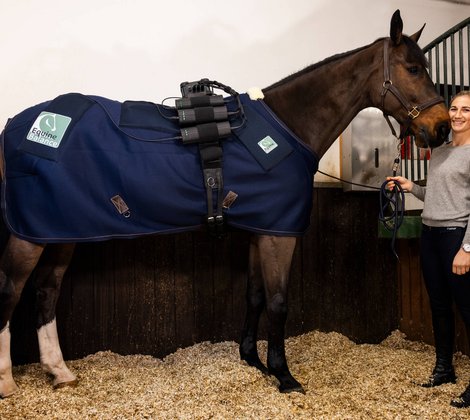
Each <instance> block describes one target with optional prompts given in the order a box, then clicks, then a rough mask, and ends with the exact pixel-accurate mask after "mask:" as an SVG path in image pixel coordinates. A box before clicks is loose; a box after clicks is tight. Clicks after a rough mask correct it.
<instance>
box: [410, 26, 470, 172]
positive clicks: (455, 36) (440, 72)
mask: <svg viewBox="0 0 470 420" xmlns="http://www.w3.org/2000/svg"><path fill="white" fill-rule="evenodd" d="M423 52H424V54H425V55H426V58H427V59H428V62H429V75H430V76H431V79H432V80H433V81H434V83H435V85H436V90H437V91H438V93H439V94H440V95H442V97H443V98H444V100H445V103H446V105H447V106H449V102H450V99H451V98H452V96H453V95H455V94H456V93H457V92H460V91H461V90H463V89H469V85H470V65H469V55H470V17H469V18H467V19H465V20H464V21H462V22H460V23H459V24H458V25H455V26H454V27H453V28H451V29H449V30H448V31H447V32H445V33H443V34H442V35H441V36H439V37H438V38H436V39H435V40H434V41H432V42H431V43H430V44H428V45H426V46H425V47H424V48H423ZM429 157H430V153H429V152H428V151H424V150H422V149H419V148H417V147H416V146H415V144H414V139H412V138H407V139H405V142H404V144H403V146H402V166H401V172H402V174H403V176H405V177H406V178H410V179H412V180H414V181H423V180H425V179H426V176H427V169H428V160H429Z"/></svg>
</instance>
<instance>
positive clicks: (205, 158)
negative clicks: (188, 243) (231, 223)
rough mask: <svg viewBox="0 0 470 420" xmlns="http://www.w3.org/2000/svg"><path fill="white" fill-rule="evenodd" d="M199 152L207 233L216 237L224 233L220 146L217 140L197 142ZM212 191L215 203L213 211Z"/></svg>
mask: <svg viewBox="0 0 470 420" xmlns="http://www.w3.org/2000/svg"><path fill="white" fill-rule="evenodd" d="M199 154H200V156H201V164H202V170H203V175H204V186H205V188H206V194H207V226H208V229H209V233H210V234H211V235H213V236H215V237H217V238H220V237H222V236H223V234H224V215H223V212H222V201H223V196H222V193H223V188H224V185H223V176H222V147H221V145H220V142H219V141H215V142H210V143H200V144H199ZM214 192H216V193H217V203H216V207H215V211H214V200H213V197H214Z"/></svg>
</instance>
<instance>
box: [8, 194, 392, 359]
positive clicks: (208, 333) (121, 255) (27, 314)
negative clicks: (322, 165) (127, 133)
mask: <svg viewBox="0 0 470 420" xmlns="http://www.w3.org/2000/svg"><path fill="white" fill-rule="evenodd" d="M378 208H379V204H378V193H375V192H348V193H344V192H343V191H342V189H339V188H314V206H313V211H312V219H311V227H310V228H309V230H308V232H307V233H306V235H305V236H304V237H302V238H301V239H300V240H299V242H298V246H297V248H296V251H295V255H294V260H293V265H292V270H291V277H290V289H289V314H288V322H287V335H288V336H292V335H298V334H301V333H304V332H308V331H311V330H314V329H319V330H322V331H337V332H340V333H342V334H345V335H346V336H348V337H349V338H351V339H352V340H354V341H356V342H361V343H363V342H367V343H377V342H380V341H381V340H382V339H384V338H385V337H387V336H388V335H389V334H390V332H391V331H393V330H394V329H396V328H397V327H398V323H399V320H398V305H397V302H398V294H397V291H398V285H397V281H396V279H397V265H396V261H395V258H394V257H393V255H392V253H391V251H390V248H389V247H390V241H389V240H388V239H378V237H377V236H378V235H377V215H378ZM248 244H249V235H248V234H247V233H246V232H241V231H231V232H229V233H228V235H227V237H226V238H225V239H223V240H216V239H212V238H210V237H209V236H207V234H206V233H204V232H191V233H182V234H175V235H160V236H153V237H146V238H141V239H136V240H132V241H129V240H115V241H109V242H103V243H90V244H80V245H79V246H78V248H77V250H76V254H75V256H74V258H73V261H72V264H71V266H70V268H69V270H68V272H67V274H66V276H65V279H64V283H63V287H62V293H61V297H60V300H59V303H58V310H57V323H58V329H59V337H60V341H61V344H62V350H63V353H64V356H65V358H66V359H75V358H81V357H83V356H85V355H88V354H92V353H95V352H97V351H100V350H111V351H113V352H117V353H120V354H135V353H141V354H150V355H154V356H156V357H163V356H164V355H166V354H169V353H171V352H173V351H175V350H176V349H177V348H179V347H185V346H190V345H192V344H194V343H197V342H201V341H206V340H209V341H212V342H218V341H224V340H235V341H238V339H239V336H240V331H241V327H242V323H243V317H244V313H245V300H244V295H245V283H246V278H247V268H248V266H247V259H248ZM32 280H34V275H33V276H32V279H30V281H29V282H28V284H27V286H26V289H25V291H24V293H23V296H22V299H21V301H20V304H19V306H18V307H17V310H16V311H15V315H14V319H13V321H12V325H11V330H12V356H13V362H14V363H15V364H22V363H30V362H37V361H38V346H37V340H36V335H35V327H34V288H33V286H32ZM260 334H261V337H262V338H265V337H266V320H265V319H264V318H263V320H262V325H261V330H260Z"/></svg>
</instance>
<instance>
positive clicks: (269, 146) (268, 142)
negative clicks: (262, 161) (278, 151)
mask: <svg viewBox="0 0 470 420" xmlns="http://www.w3.org/2000/svg"><path fill="white" fill-rule="evenodd" d="M258 146H259V147H261V149H263V152H264V153H266V154H268V153H269V152H272V151H273V150H274V149H275V148H276V147H277V143H276V142H275V141H274V140H273V139H272V137H270V136H266V137H265V138H264V139H263V140H260V141H259V142H258Z"/></svg>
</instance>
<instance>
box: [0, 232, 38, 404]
mask: <svg viewBox="0 0 470 420" xmlns="http://www.w3.org/2000/svg"><path fill="white" fill-rule="evenodd" d="M43 249H44V245H38V244H33V243H30V242H26V241H24V240H22V239H18V238H17V237H15V236H13V235H11V236H10V238H9V240H8V243H7V246H6V248H5V251H4V252H3V255H2V258H1V260H0V397H2V398H4V397H8V396H9V395H11V394H13V393H14V392H15V391H16V390H17V389H18V387H17V386H16V383H15V381H14V380H13V376H12V364H11V355H10V328H9V324H10V320H11V316H12V314H13V310H14V309H15V306H16V304H17V303H18V301H19V299H20V296H21V292H22V291H23V288H24V285H25V283H26V280H27V279H28V277H29V276H30V274H31V272H32V271H33V269H34V267H35V266H36V264H37V262H38V260H39V257H40V256H41V253H42V251H43Z"/></svg>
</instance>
